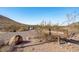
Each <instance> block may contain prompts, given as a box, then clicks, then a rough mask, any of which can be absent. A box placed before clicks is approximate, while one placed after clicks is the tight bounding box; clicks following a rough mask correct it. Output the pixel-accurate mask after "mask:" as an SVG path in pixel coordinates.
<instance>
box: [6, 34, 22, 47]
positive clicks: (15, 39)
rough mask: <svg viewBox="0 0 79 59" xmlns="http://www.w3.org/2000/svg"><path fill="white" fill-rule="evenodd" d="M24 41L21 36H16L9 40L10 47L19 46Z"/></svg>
mask: <svg viewBox="0 0 79 59" xmlns="http://www.w3.org/2000/svg"><path fill="white" fill-rule="evenodd" d="M22 41H23V38H22V36H20V35H15V36H13V37H12V38H11V39H10V40H9V43H8V44H9V45H10V46H14V45H17V44H19V43H21V42H22Z"/></svg>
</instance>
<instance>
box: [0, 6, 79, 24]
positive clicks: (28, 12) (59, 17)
mask: <svg viewBox="0 0 79 59" xmlns="http://www.w3.org/2000/svg"><path fill="white" fill-rule="evenodd" d="M74 12H76V13H79V8H78V7H72V8H71V7H0V14H1V15H4V16H6V17H9V18H11V19H13V20H15V21H18V22H21V23H25V24H40V23H41V22H42V21H43V20H45V21H46V22H49V21H51V23H52V24H56V23H59V24H62V23H63V22H64V21H66V20H67V17H66V15H67V14H71V13H74ZM77 21H78V18H77ZM64 24H65V23H64Z"/></svg>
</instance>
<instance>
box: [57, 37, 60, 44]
mask: <svg viewBox="0 0 79 59" xmlns="http://www.w3.org/2000/svg"><path fill="white" fill-rule="evenodd" d="M57 39H58V45H60V36H58V38H57Z"/></svg>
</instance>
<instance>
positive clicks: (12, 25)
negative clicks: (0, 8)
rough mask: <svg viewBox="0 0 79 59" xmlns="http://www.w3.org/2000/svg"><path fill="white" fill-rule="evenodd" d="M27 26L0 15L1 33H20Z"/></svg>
mask: <svg viewBox="0 0 79 59" xmlns="http://www.w3.org/2000/svg"><path fill="white" fill-rule="evenodd" d="M25 26H26V25H25V24H21V23H19V22H16V21H14V20H12V19H10V18H8V17H5V16H3V15H0V31H18V30H19V29H20V28H21V27H25Z"/></svg>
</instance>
